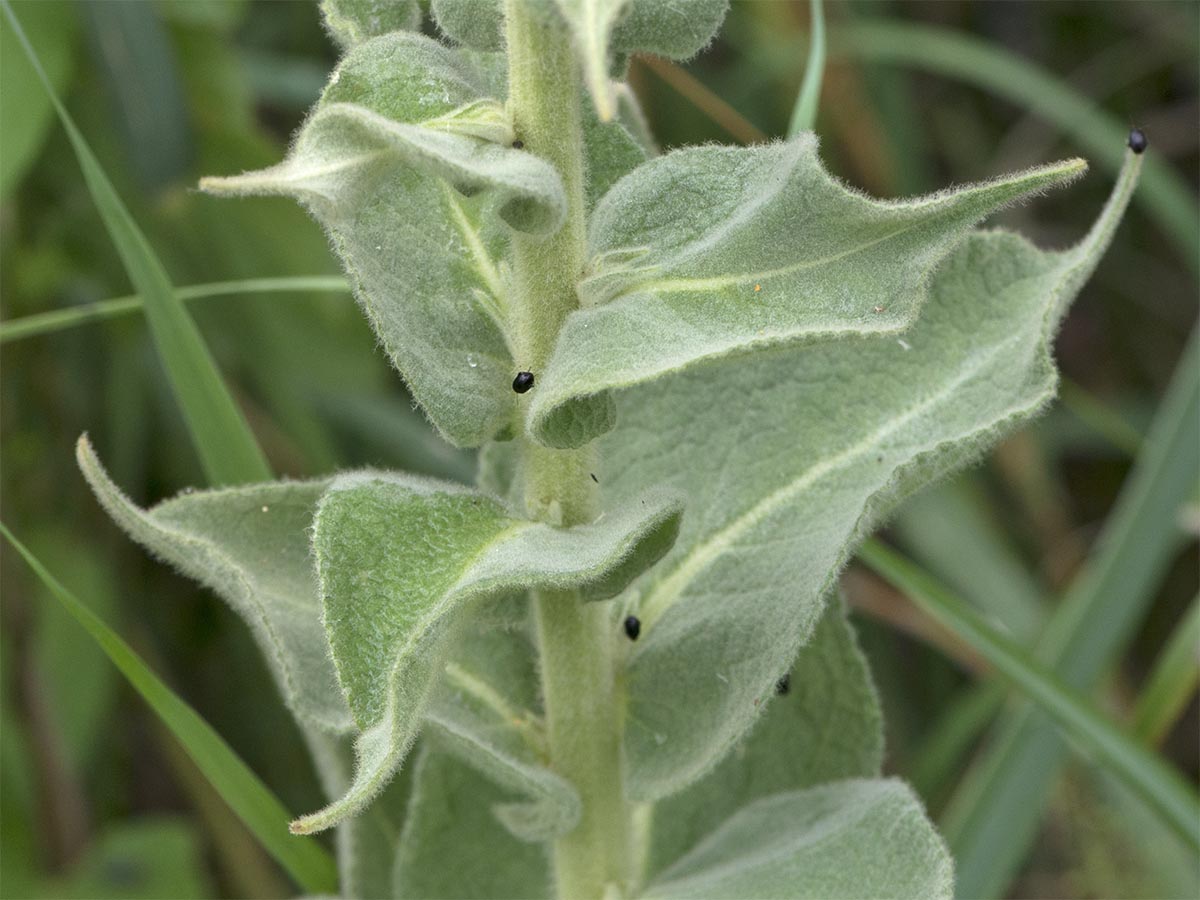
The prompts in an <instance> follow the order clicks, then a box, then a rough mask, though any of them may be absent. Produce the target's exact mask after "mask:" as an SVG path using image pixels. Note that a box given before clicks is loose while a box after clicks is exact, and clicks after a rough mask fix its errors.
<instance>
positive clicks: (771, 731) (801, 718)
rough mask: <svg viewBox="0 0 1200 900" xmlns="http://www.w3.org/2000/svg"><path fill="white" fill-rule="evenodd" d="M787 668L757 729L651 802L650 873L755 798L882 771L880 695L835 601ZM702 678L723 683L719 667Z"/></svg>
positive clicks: (713, 684)
mask: <svg viewBox="0 0 1200 900" xmlns="http://www.w3.org/2000/svg"><path fill="white" fill-rule="evenodd" d="M788 674H789V680H788V684H789V687H788V691H787V693H782V694H778V695H777V696H774V697H770V696H769V695H768V697H764V698H763V701H762V702H763V704H767V706H766V712H765V713H763V715H762V717H761V718H760V719H759V721H758V722H757V723H756V725H755V726H754V730H753V731H751V732H750V733H749V734H748V735H747V736H745V737H744V738H743V739H742V740H741V741H740V742H739V743H738V745H737V746H736V747H735V748H734V749H733V751H732V752H731V753H729V755H728V756H726V757H725V758H724V759H723V760H721V762H720V763H719V764H718V765H717V767H716V768H715V769H714V770H713V771H711V772H709V773H708V774H707V775H706V776H705V777H704V778H702V779H701V780H700V781H698V782H696V783H695V784H693V785H691V786H690V787H688V788H687V789H686V790H684V791H682V792H681V793H678V794H674V795H672V796H670V797H667V798H665V799H663V800H660V801H659V802H658V803H656V804H655V805H654V812H653V817H652V820H651V822H652V826H651V829H650V835H651V837H650V845H649V850H648V853H647V858H646V866H645V871H646V876H647V877H648V878H651V879H652V878H654V877H655V876H656V875H657V874H658V873H659V872H661V871H663V870H664V869H665V868H667V867H668V866H670V865H671V864H672V863H674V862H675V861H676V860H678V859H680V858H681V857H682V856H684V855H685V854H687V853H688V852H689V851H690V850H691V849H692V848H693V847H695V846H696V845H697V844H699V843H700V842H701V841H702V840H703V839H704V837H705V836H706V835H707V834H709V833H710V832H712V831H714V830H716V829H717V828H718V827H719V826H720V825H721V823H722V822H723V821H724V820H725V819H727V818H729V817H730V816H732V815H733V814H734V813H736V812H737V811H738V809H739V808H741V807H743V806H745V805H747V804H749V803H751V802H753V801H755V800H758V799H760V798H762V797H766V796H769V795H771V794H778V793H783V792H786V791H796V790H803V789H805V788H810V787H815V786H817V785H820V784H823V783H825V782H828V781H840V780H841V779H844V778H858V777H863V778H871V777H875V776H877V775H878V774H879V772H880V766H881V764H882V761H883V719H882V714H881V712H880V709H879V698H878V697H877V696H876V693H875V686H874V684H872V682H871V675H870V672H869V671H868V669H867V661H866V659H865V658H864V657H863V654H862V651H861V650H859V648H858V643H857V641H856V640H855V637H854V631H853V629H852V628H851V626H850V623H849V622H848V621H847V620H846V613H845V609H844V607H843V604H842V603H841V602H834V603H830V604H829V605H828V608H827V609H826V611H825V614H824V615H823V616H822V617H821V621H820V622H819V623H818V624H817V627H816V630H815V631H814V632H813V636H812V639H811V640H810V641H809V642H808V643H807V644H806V645H805V646H804V648H803V649H802V650H801V651H800V655H799V656H798V657H797V658H796V662H795V664H794V665H793V666H792V668H791V671H790V672H789V673H788ZM704 677H706V678H709V679H711V680H710V683H709V689H710V690H713V691H721V690H725V689H726V686H727V684H728V676H726V675H725V674H724V673H717V674H713V673H708V674H707V675H705V676H704Z"/></svg>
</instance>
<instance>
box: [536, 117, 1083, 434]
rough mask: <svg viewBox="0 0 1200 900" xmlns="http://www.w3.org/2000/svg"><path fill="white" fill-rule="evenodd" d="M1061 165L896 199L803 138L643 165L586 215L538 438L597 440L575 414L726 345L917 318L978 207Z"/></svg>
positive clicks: (888, 327)
mask: <svg viewBox="0 0 1200 900" xmlns="http://www.w3.org/2000/svg"><path fill="white" fill-rule="evenodd" d="M1084 168H1085V165H1084V163H1083V162H1082V161H1081V160H1072V161H1068V162H1065V163H1059V164H1057V165H1054V166H1047V167H1044V168H1041V169H1033V170H1030V171H1028V172H1024V173H1020V174H1018V175H1014V176H1010V177H1008V178H1004V179H1000V180H997V181H994V182H990V183H986V184H982V185H977V186H974V187H969V188H964V189H961V190H958V191H954V192H950V193H944V194H937V195H933V196H931V197H925V198H920V199H918V200H911V201H904V202H880V201H876V200H870V199H868V198H866V197H864V196H863V195H861V194H858V193H855V192H853V191H850V190H848V189H847V188H846V187H845V186H843V185H842V184H840V183H839V182H838V181H836V180H835V179H834V178H833V177H832V176H830V175H829V174H828V173H827V172H826V171H825V169H824V168H823V167H822V165H821V163H820V161H819V159H818V157H817V141H816V138H815V137H814V136H813V135H811V134H806V135H802V136H801V137H798V138H796V139H794V140H792V141H789V142H788V143H786V144H771V145H766V146H761V147H747V148H732V147H696V148H688V149H685V150H679V151H676V152H674V153H670V154H668V155H666V156H663V157H660V158H659V159H656V160H653V161H652V162H649V163H647V164H646V165H644V166H642V167H641V168H639V169H638V170H637V171H635V172H634V173H633V174H632V175H630V176H629V177H627V178H625V179H623V180H622V181H621V182H620V183H619V184H617V186H616V187H615V188H614V189H613V190H612V191H610V192H609V193H608V194H607V195H606V196H605V197H604V199H603V200H602V201H601V202H600V204H599V205H598V206H597V207H596V211H595V213H594V215H593V217H592V220H591V223H590V226H589V229H590V233H589V238H588V242H589V248H590V253H591V257H592V259H591V263H590V265H589V270H588V274H587V276H586V277H585V278H584V279H583V281H582V282H581V283H580V285H579V296H580V300H581V302H582V306H583V308H582V309H580V310H579V311H577V312H574V313H572V314H571V315H570V316H569V317H568V318H567V321H566V323H565V324H564V326H563V329H562V332H561V333H560V335H559V338H558V342H557V344H556V346H555V349H554V353H553V355H552V356H551V359H550V362H549V363H548V364H547V366H546V371H545V372H543V373H538V390H537V395H536V396H535V397H534V399H533V401H532V403H531V404H530V409H529V413H528V415H529V428H530V430H531V431H532V433H533V435H534V436H535V437H536V438H537V439H538V440H539V441H542V442H543V443H547V444H549V445H550V446H554V447H574V446H579V445H580V444H582V443H584V442H586V441H587V440H590V439H591V438H593V437H595V436H596V434H595V433H589V432H588V431H587V430H585V429H584V428H583V427H581V424H580V423H581V422H582V421H587V420H588V419H589V417H588V416H586V415H585V413H584V410H587V409H590V408H592V407H594V406H595V405H596V404H597V403H598V402H599V403H603V402H605V398H604V397H602V396H599V397H598V396H597V395H601V394H603V392H605V391H608V390H614V389H622V388H629V387H633V386H636V385H638V384H642V383H645V382H649V381H652V380H654V379H657V378H662V377H664V376H666V375H670V374H673V373H677V372H680V371H683V370H685V369H687V368H688V367H690V366H694V365H696V364H698V363H700V362H703V361H705V360H711V359H716V358H718V357H722V356H727V355H730V354H733V353H737V352H745V351H748V350H752V349H762V348H764V347H770V346H778V345H781V344H787V343H794V342H797V341H815V340H819V339H825V338H830V337H836V336H848V335H857V336H866V335H873V334H874V335H877V334H881V333H889V332H890V333H896V332H899V331H901V330H903V329H904V328H907V327H908V326H909V325H911V324H912V322H913V320H914V319H915V318H916V316H917V314H918V313H919V311H920V309H921V306H922V305H923V303H924V301H925V297H926V294H927V293H928V290H927V285H928V282H929V277H930V273H931V272H932V270H933V269H934V267H935V266H937V264H938V263H940V262H941V261H942V260H943V259H944V258H945V257H946V255H947V254H948V253H949V252H950V251H951V250H952V249H953V247H954V246H955V245H956V244H957V243H959V242H960V241H961V240H962V238H963V237H964V236H965V235H966V233H967V231H968V229H970V227H971V226H972V225H974V224H975V223H976V222H978V221H979V220H980V219H982V218H983V217H984V216H986V215H988V214H989V213H992V212H994V211H995V210H997V209H999V208H1000V207H1002V206H1004V205H1005V204H1007V203H1011V202H1013V201H1014V200H1017V199H1020V198H1021V197H1025V196H1028V195H1029V194H1032V193H1035V192H1037V191H1041V190H1045V189H1046V188H1048V187H1052V186H1054V185H1057V184H1062V183H1064V182H1066V181H1069V180H1070V179H1072V178H1074V177H1076V176H1077V175H1079V174H1080V173H1081V172H1082V171H1083V170H1084Z"/></svg>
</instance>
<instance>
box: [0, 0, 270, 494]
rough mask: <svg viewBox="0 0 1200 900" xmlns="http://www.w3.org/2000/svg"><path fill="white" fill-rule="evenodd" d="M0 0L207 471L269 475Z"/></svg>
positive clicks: (161, 272) (224, 475) (149, 253)
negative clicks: (138, 303) (138, 300)
mask: <svg viewBox="0 0 1200 900" xmlns="http://www.w3.org/2000/svg"><path fill="white" fill-rule="evenodd" d="M3 6H4V14H5V15H6V16H7V17H8V21H9V23H10V24H11V25H12V28H13V31H14V32H15V33H16V36H17V39H18V40H19V41H20V42H21V46H22V47H23V49H24V50H25V53H26V54H27V55H28V56H29V59H30V61H31V62H32V63H33V66H34V68H35V69H36V70H37V73H38V78H39V79H40V80H41V82H42V85H43V87H45V89H46V93H47V95H48V96H49V97H50V101H51V103H52V104H53V105H54V109H55V111H56V112H57V113H58V118H59V121H61V122H62V126H63V128H64V129H65V130H66V132H67V137H68V138H70V141H71V146H72V147H73V148H74V150H75V155H76V157H77V158H78V160H79V166H80V168H81V169H82V170H83V176H84V180H85V181H86V182H87V186H88V190H89V191H90V192H91V195H92V200H93V202H94V203H95V204H96V208H97V209H98V210H99V212H100V215H101V218H102V219H103V220H104V226H105V228H106V229H107V230H108V235H109V237H110V238H111V239H112V241H113V243H114V244H115V245H116V247H117V253H118V254H119V255H120V257H121V262H122V263H123V264H124V266H125V271H126V273H127V274H128V275H129V280H130V281H131V282H133V286H134V288H135V289H136V290H137V292H138V293H139V294H141V295H142V298H143V299H144V301H145V304H146V306H145V309H146V319H147V321H148V322H149V323H150V331H151V333H152V334H153V336H154V344H155V347H156V348H157V349H158V353H159V357H160V358H161V359H162V362H163V365H164V367H165V368H166V370H167V377H168V379H169V380H170V382H171V388H172V391H173V392H174V394H175V398H176V400H177V401H178V403H179V408H180V410H181V411H182V412H183V416H184V419H185V420H186V421H187V425H188V430H189V432H190V433H191V436H192V443H193V445H194V446H195V448H196V450H197V452H198V453H199V454H200V461H201V463H202V464H203V466H204V471H205V474H206V475H207V476H208V479H209V481H210V482H211V483H213V484H238V483H242V482H248V481H265V480H266V479H268V478H270V477H271V470H270V468H269V466H268V465H267V461H266V458H265V457H264V456H263V453H262V450H261V449H260V448H259V446H258V443H257V442H256V441H255V439H254V435H253V433H251V431H250V427H249V425H247V424H246V419H245V417H244V416H243V415H242V413H241V410H240V409H238V407H237V404H236V403H234V400H233V398H232V397H231V396H230V395H229V392H228V390H227V389H226V387H225V384H224V382H223V381H222V380H221V375H220V373H219V372H218V371H217V367H216V364H215V363H214V362H213V359H212V356H211V355H210V354H209V352H208V348H207V347H206V346H205V344H204V340H203V339H202V338H201V337H200V333H199V332H198V331H197V330H196V325H195V323H194V322H192V320H191V318H190V317H189V316H188V314H187V310H186V309H185V308H184V306H183V304H182V303H181V302H180V300H179V298H178V297H177V296H176V295H175V293H174V290H173V288H172V287H171V282H170V280H169V279H168V278H167V273H166V270H165V269H164V268H163V266H162V263H161V262H159V260H158V257H157V256H155V254H154V251H153V249H151V247H150V244H149V242H148V241H147V240H146V237H145V235H143V234H142V232H141V230H140V229H139V228H138V226H137V223H136V222H134V220H133V217H132V216H131V215H130V214H129V210H127V209H126V208H125V204H124V203H122V202H121V198H120V197H119V196H117V192H116V190H115V189H114V188H113V186H112V184H111V182H109V180H108V177H107V176H106V175H105V174H104V170H103V169H102V168H101V167H100V163H99V161H98V160H97V159H96V157H95V156H94V155H93V154H92V151H91V148H89V147H88V144H87V141H86V140H84V137H83V135H82V134H81V133H80V131H79V129H77V128H76V127H75V123H74V121H73V120H72V119H71V117H70V115H69V114H68V113H67V110H66V107H64V106H63V105H62V103H60V102H59V100H58V97H57V96H56V95H55V94H54V88H53V86H52V85H51V83H50V80H49V79H48V78H47V76H46V73H45V72H44V71H42V68H41V65H40V64H39V63H38V61H37V58H36V56H35V55H34V52H33V48H32V47H31V46H30V45H29V41H28V40H27V39H26V37H25V33H24V31H22V29H21V26H20V23H18V21H17V19H16V16H15V15H14V14H13V11H12V8H11V7H10V6H9V4H8V2H7V0H4V3H3Z"/></svg>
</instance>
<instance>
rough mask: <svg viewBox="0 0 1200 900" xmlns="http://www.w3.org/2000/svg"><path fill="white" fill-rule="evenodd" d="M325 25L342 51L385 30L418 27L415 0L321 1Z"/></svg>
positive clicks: (419, 25)
mask: <svg viewBox="0 0 1200 900" xmlns="http://www.w3.org/2000/svg"><path fill="white" fill-rule="evenodd" d="M321 14H322V15H323V16H324V19H325V27H326V28H328V29H329V33H330V35H332V36H333V39H334V40H335V41H337V44H338V46H339V47H341V48H342V49H343V50H349V49H350V48H351V47H353V46H354V45H355V44H361V43H362V42H363V41H365V40H368V39H370V38H373V37H378V36H379V35H381V34H387V33H388V32H389V31H416V30H417V29H419V28H420V27H421V4H420V3H419V2H417V0H321Z"/></svg>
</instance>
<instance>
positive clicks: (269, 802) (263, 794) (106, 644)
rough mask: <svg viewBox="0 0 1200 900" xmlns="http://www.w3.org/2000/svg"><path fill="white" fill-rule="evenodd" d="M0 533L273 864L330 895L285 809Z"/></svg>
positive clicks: (115, 638)
mask: <svg viewBox="0 0 1200 900" xmlns="http://www.w3.org/2000/svg"><path fill="white" fill-rule="evenodd" d="M0 534H3V535H4V537H5V538H6V539H7V540H8V542H9V543H10V544H12V546H13V548H14V549H15V550H16V551H17V552H18V553H19V554H21V556H22V557H23V558H24V559H25V561H26V562H27V563H28V564H29V567H30V568H31V569H33V571H34V573H35V574H36V575H37V577H38V578H39V579H40V580H41V581H42V583H43V584H45V585H46V587H47V588H49V590H50V591H51V593H53V594H54V595H55V596H56V597H57V598H58V599H59V601H60V602H61V603H62V604H63V606H64V607H66V609H67V611H68V612H69V613H71V615H72V616H74V617H75V619H76V621H78V622H79V624H80V625H82V626H83V627H84V628H85V629H86V630H87V632H88V634H90V635H91V636H92V637H93V638H95V640H96V643H97V644H98V645H99V646H100V648H101V649H102V650H104V652H105V654H107V655H108V658H109V659H111V660H112V661H113V664H114V665H115V666H116V667H117V668H118V669H120V671H121V674H123V675H124V676H125V677H126V678H127V679H128V680H129V683H130V684H131V685H133V687H134V689H135V690H136V691H137V692H138V693H139V694H141V695H142V697H143V698H144V699H145V701H146V702H147V703H148V704H150V708H151V709H153V710H154V712H155V713H156V714H157V715H158V717H159V719H160V720H161V721H162V722H163V724H164V725H166V726H167V728H169V729H170V730H171V733H172V734H174V735H175V737H176V738H178V740H179V742H180V744H182V745H183V748H184V750H186V751H187V753H188V756H190V757H191V758H192V761H193V762H195V763H196V765H197V766H198V767H199V768H200V771H202V772H203V773H204V775H205V777H206V778H208V780H209V781H210V782H211V783H212V786H213V787H214V788H216V790H217V793H219V794H220V795H221V797H222V798H223V799H224V800H225V802H226V803H228V804H229V806H230V807H231V808H232V809H233V811H234V812H235V813H236V814H237V816H238V818H240V819H241V820H242V822H244V823H245V825H246V827H247V828H249V829H250V831H251V832H252V833H253V834H254V835H255V837H257V838H258V839H259V841H261V842H262V845H263V847H265V848H266V850H267V852H269V853H270V854H271V855H272V856H273V857H274V858H275V859H276V861H278V862H279V864H280V865H281V866H283V868H284V869H286V870H287V872H288V873H289V874H290V875H291V876H292V877H293V878H294V879H295V880H296V883H297V884H298V885H300V886H301V887H302V888H303V889H304V890H305V891H307V892H308V893H310V894H322V893H333V892H334V891H335V890H336V886H337V871H336V867H335V866H334V863H333V859H332V858H331V857H330V856H329V854H328V853H326V851H325V850H324V848H322V847H321V846H320V845H319V844H318V843H317V842H316V841H314V840H312V839H311V838H300V837H295V836H293V835H290V834H288V820H289V818H290V817H289V815H288V812H287V810H286V809H284V807H283V804H281V803H280V802H279V800H278V799H276V797H275V796H274V794H272V793H271V791H270V790H269V789H268V788H267V787H266V786H265V785H264V784H263V783H262V782H261V781H260V780H259V779H258V776H257V775H255V774H254V773H253V772H252V771H250V769H249V768H248V767H247V766H246V764H245V763H244V762H242V761H241V760H240V759H239V758H238V756H237V754H235V753H234V752H233V750H232V749H231V748H230V746H229V745H228V744H227V743H225V740H224V739H223V738H222V737H221V736H220V735H219V734H217V732H216V731H214V730H213V729H212V726H210V725H209V724H208V723H207V722H205V721H204V719H202V718H201V717H200V715H199V714H198V713H197V712H196V711H195V710H194V709H192V708H191V706H189V705H188V704H187V703H185V702H184V701H183V700H181V699H180V698H179V697H178V696H176V695H175V693H174V692H172V691H171V689H170V688H169V687H167V685H166V684H164V683H163V682H162V680H161V679H160V678H159V677H158V676H157V675H155V674H154V672H153V671H151V669H150V668H149V667H148V666H147V665H146V663H145V662H143V661H142V659H141V657H139V656H138V655H137V654H136V653H134V651H133V649H132V648H131V647H130V646H129V645H128V644H126V643H125V641H123V640H122V639H121V638H120V636H119V635H117V633H116V632H115V631H113V630H112V629H111V628H109V627H108V626H107V625H106V624H105V623H104V622H103V621H102V620H101V619H100V618H99V617H97V616H96V615H95V614H94V613H93V612H92V611H91V610H90V609H88V608H87V607H86V606H85V605H84V604H83V603H82V602H80V600H79V599H78V598H77V597H75V595H74V594H72V593H71V592H70V591H68V590H67V589H66V588H64V587H63V586H62V585H61V584H60V583H59V582H58V580H57V579H56V578H55V577H54V576H53V575H51V574H50V572H49V571H47V570H46V568H45V567H44V566H43V565H42V564H41V562H40V561H39V560H38V559H37V558H36V557H35V556H34V555H33V554H32V553H30V552H29V550H28V549H27V548H26V547H25V545H24V544H22V543H21V542H20V541H19V540H17V538H16V537H15V536H14V535H13V534H12V532H11V531H9V530H8V528H7V526H5V525H4V524H3V523H0Z"/></svg>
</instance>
